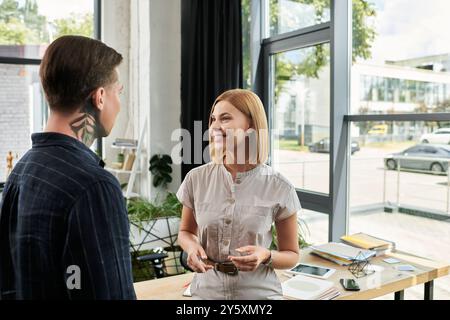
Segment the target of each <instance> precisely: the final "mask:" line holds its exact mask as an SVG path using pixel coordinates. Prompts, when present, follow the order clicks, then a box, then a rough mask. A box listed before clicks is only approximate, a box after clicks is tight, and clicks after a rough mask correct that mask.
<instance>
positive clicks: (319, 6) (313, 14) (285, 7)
mask: <svg viewBox="0 0 450 320" xmlns="http://www.w3.org/2000/svg"><path fill="white" fill-rule="evenodd" d="M266 6H267V7H266V10H267V11H268V12H269V16H268V28H266V36H276V35H278V34H283V33H287V32H290V31H297V30H299V29H302V28H305V27H310V26H314V25H316V24H320V23H324V22H328V21H330V0H318V1H308V0H268V1H267V2H266Z"/></svg>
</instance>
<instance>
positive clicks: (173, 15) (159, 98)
mask: <svg viewBox="0 0 450 320" xmlns="http://www.w3.org/2000/svg"><path fill="white" fill-rule="evenodd" d="M150 32H151V36H150V41H151V43H150V48H151V50H150V53H151V54H150V89H151V97H150V105H151V114H150V116H151V133H150V136H151V145H150V147H151V154H155V153H167V154H169V155H170V153H171V149H172V147H173V146H174V145H175V143H174V142H171V140H170V138H171V134H172V131H173V130H175V129H178V128H180V113H181V100H180V96H181V95H180V90H181V0H151V1H150ZM172 169H173V171H174V172H173V174H172V178H173V182H172V183H171V185H170V186H169V188H170V189H171V190H172V191H176V190H177V189H178V187H179V185H180V183H181V166H180V165H175V164H174V165H172Z"/></svg>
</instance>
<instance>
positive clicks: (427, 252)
mask: <svg viewBox="0 0 450 320" xmlns="http://www.w3.org/2000/svg"><path fill="white" fill-rule="evenodd" d="M375 126H380V127H381V128H385V133H383V134H380V133H377V132H376V131H373V132H372V133H369V132H370V131H371V129H372V128H374V127H375ZM439 128H450V122H447V123H444V122H384V123H375V122H373V123H372V122H363V123H352V129H351V130H352V140H353V143H357V144H358V147H359V149H360V150H359V151H357V152H355V153H354V155H353V156H351V161H350V186H349V188H350V233H357V232H366V233H368V234H372V235H374V236H378V237H381V238H384V239H389V240H392V241H394V242H395V243H396V245H397V248H398V249H399V250H403V251H407V252H410V253H413V254H417V255H419V256H423V257H427V258H430V259H435V260H439V261H450V243H449V241H438V240H439V239H450V224H449V223H448V221H449V219H450V184H449V182H450V180H449V176H448V164H449V162H450V145H449V144H448V143H449V142H450V134H437V133H436V131H437V130H438V129H439ZM425 141H428V143H423V142H425ZM429 151H432V152H429ZM399 164H400V166H398V165H399ZM448 288H450V277H446V278H442V279H440V280H439V281H436V282H435V298H437V299H449V298H450V291H449V290H448ZM406 292H407V294H408V296H409V297H410V299H423V286H417V287H414V288H412V289H408V290H407V291H406ZM392 296H393V295H390V296H389V297H385V298H389V299H391V298H392Z"/></svg>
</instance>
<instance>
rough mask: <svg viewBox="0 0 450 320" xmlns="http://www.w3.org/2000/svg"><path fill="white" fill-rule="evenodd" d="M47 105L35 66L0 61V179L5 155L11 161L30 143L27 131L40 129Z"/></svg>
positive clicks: (4, 170)
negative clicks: (11, 157)
mask: <svg viewBox="0 0 450 320" xmlns="http://www.w3.org/2000/svg"><path fill="white" fill-rule="evenodd" d="M47 110H48V109H47V105H46V103H45V101H44V94H43V91H42V90H41V85H40V80H39V68H38V66H22V65H5V64H0V132H1V135H0V182H2V181H5V178H6V156H7V154H8V152H9V151H11V152H12V154H13V156H14V162H13V163H16V162H17V160H18V159H19V158H20V157H21V156H23V155H24V153H25V152H26V151H27V150H28V149H29V148H30V147H31V139H30V135H31V133H33V132H38V131H42V129H43V127H44V123H45V122H46V120H47V115H48V112H47Z"/></svg>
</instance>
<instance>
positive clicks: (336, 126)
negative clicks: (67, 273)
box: [251, 0, 352, 241]
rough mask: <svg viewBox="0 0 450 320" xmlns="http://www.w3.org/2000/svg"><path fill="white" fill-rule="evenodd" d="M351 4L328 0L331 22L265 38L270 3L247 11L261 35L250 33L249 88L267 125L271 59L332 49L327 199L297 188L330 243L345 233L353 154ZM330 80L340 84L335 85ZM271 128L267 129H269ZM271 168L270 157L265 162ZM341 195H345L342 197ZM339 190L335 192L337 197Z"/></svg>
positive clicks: (263, 0)
mask: <svg viewBox="0 0 450 320" xmlns="http://www.w3.org/2000/svg"><path fill="white" fill-rule="evenodd" d="M351 4H352V2H351V0H339V1H336V0H331V3H330V5H331V8H330V9H331V10H330V12H331V19H330V21H329V22H325V23H321V24H318V25H315V26H309V27H306V28H303V29H300V30H296V31H291V32H288V33H284V34H278V35H276V36H272V37H269V38H266V39H263V38H262V37H263V35H265V34H268V33H267V32H265V31H266V30H267V28H268V21H267V20H268V19H267V17H268V14H267V13H268V0H254V1H252V4H251V6H252V8H251V21H252V25H253V26H252V30H258V28H257V27H255V25H256V24H259V32H256V33H255V34H253V32H252V34H251V37H252V40H251V50H252V55H251V56H252V59H251V63H252V80H253V81H252V89H253V90H254V91H255V92H256V93H257V94H259V95H260V97H262V100H263V103H264V106H265V108H266V113H267V115H268V118H269V119H268V120H269V121H268V122H269V123H270V126H271V120H272V119H273V115H272V108H271V106H270V92H271V90H270V89H271V88H270V86H271V83H270V80H269V79H270V78H271V77H270V76H271V74H270V72H271V71H270V67H271V66H270V60H271V59H270V57H271V55H273V54H276V53H279V52H283V51H288V50H294V49H300V48H305V47H310V46H314V45H318V44H321V43H329V44H330V72H331V74H330V164H329V193H328V195H325V194H320V193H316V192H311V191H306V190H300V189H297V195H298V197H299V199H300V201H301V203H302V206H303V208H305V209H309V210H312V211H316V212H320V213H324V214H327V215H328V216H329V219H328V221H329V228H328V238H329V240H330V241H337V240H338V239H339V238H340V237H341V236H342V235H344V234H346V233H347V231H348V197H349V192H348V172H349V158H350V152H351V141H350V140H351V139H350V135H349V126H350V123H349V121H344V117H345V116H346V115H348V114H349V112H350V99H351V96H350V83H351V82H350V71H351V62H352V60H351V54H352V8H351ZM334 79H340V81H335V80H334ZM270 126H269V129H271V127H270ZM269 163H271V157H269ZM342 190H343V192H342ZM338 191H339V192H338Z"/></svg>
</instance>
